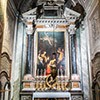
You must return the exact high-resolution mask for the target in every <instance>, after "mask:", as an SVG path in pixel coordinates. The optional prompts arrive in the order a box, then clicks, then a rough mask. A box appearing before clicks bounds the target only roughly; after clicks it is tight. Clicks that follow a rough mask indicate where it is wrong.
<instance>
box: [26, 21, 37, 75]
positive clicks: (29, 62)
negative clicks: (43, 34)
mask: <svg viewBox="0 0 100 100" xmlns="http://www.w3.org/2000/svg"><path fill="white" fill-rule="evenodd" d="M33 24H34V23H32V24H31V25H30V24H29V25H27V61H26V73H25V74H32V39H33V34H34V32H35V25H33Z"/></svg>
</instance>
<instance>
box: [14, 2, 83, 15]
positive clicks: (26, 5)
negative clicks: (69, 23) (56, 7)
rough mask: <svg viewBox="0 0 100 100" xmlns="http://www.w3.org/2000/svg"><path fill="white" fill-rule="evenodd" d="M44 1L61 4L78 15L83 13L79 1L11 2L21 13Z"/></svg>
mask: <svg viewBox="0 0 100 100" xmlns="http://www.w3.org/2000/svg"><path fill="white" fill-rule="evenodd" d="M46 1H55V2H56V3H59V4H60V3H63V4H64V7H68V8H70V9H73V10H75V11H77V12H79V13H82V12H83V7H82V6H81V4H80V3H79V1H81V0H13V2H14V4H15V6H16V8H17V10H18V11H19V12H21V13H23V12H26V11H29V10H31V9H33V8H35V7H38V6H39V5H41V4H42V3H44V2H46ZM75 3H76V6H75Z"/></svg>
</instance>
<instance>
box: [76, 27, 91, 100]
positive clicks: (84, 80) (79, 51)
mask: <svg viewBox="0 0 100 100" xmlns="http://www.w3.org/2000/svg"><path fill="white" fill-rule="evenodd" d="M76 36H77V40H76V41H77V43H76V44H77V45H76V58H77V59H76V62H77V71H78V74H79V76H80V80H81V89H82V90H83V95H84V100H90V96H89V93H90V92H89V69H88V68H89V66H88V56H87V38H86V30H85V28H84V25H81V26H80V28H79V29H78V30H77V31H76Z"/></svg>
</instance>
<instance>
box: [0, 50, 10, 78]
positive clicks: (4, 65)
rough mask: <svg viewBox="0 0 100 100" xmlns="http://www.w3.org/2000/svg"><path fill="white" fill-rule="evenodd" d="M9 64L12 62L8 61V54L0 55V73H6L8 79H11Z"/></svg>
mask: <svg viewBox="0 0 100 100" xmlns="http://www.w3.org/2000/svg"><path fill="white" fill-rule="evenodd" d="M11 63H12V60H11V59H10V57H9V55H8V53H6V52H3V53H2V54H1V63H0V65H1V71H6V72H7V73H8V75H9V77H11Z"/></svg>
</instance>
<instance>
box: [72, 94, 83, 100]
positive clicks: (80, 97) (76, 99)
mask: <svg viewBox="0 0 100 100" xmlns="http://www.w3.org/2000/svg"><path fill="white" fill-rule="evenodd" d="M71 100H83V99H82V96H80V95H77V96H72V97H71Z"/></svg>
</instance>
